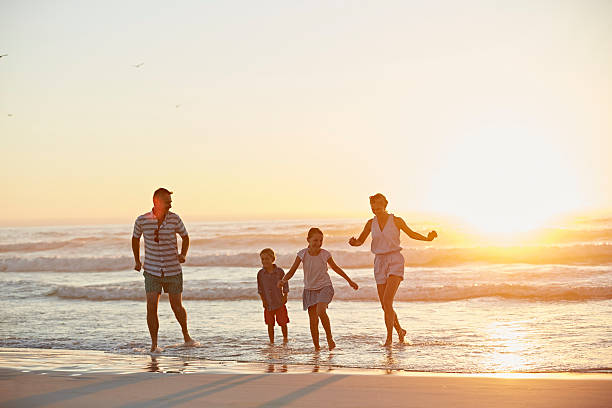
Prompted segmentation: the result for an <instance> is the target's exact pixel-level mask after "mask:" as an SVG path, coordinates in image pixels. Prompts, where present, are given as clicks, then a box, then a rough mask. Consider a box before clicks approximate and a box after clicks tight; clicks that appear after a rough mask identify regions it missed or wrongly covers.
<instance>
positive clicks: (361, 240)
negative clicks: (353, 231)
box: [349, 220, 372, 246]
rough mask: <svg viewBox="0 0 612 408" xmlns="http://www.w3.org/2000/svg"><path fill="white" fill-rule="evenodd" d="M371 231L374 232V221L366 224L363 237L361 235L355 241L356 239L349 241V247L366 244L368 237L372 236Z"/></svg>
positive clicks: (362, 232)
mask: <svg viewBox="0 0 612 408" xmlns="http://www.w3.org/2000/svg"><path fill="white" fill-rule="evenodd" d="M371 231H372V220H368V222H366V225H365V227H363V231H361V235H359V238H357V239H355V237H351V239H349V245H350V246H360V245H362V244H363V243H364V242H365V240H366V238H367V237H368V235H370V232H371Z"/></svg>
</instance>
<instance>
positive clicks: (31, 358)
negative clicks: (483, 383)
mask: <svg viewBox="0 0 612 408" xmlns="http://www.w3.org/2000/svg"><path fill="white" fill-rule="evenodd" d="M322 353H324V352H322ZM0 369H8V370H17V371H20V372H24V373H25V372H32V373H44V372H66V373H72V374H73V375H75V376H76V375H84V374H92V373H94V374H95V373H105V374H119V375H122V374H137V373H158V374H186V375H193V374H205V373H209V374H237V373H240V374H260V373H267V374H271V373H278V374H305V373H329V374H343V375H368V376H372V375H376V376H378V375H383V376H389V375H391V376H404V377H451V378H452V377H455V378H457V377H464V378H513V379H520V378H523V379H563V380H574V379H576V380H577V379H583V380H584V379H589V380H612V372H580V371H556V372H552V371H551V372H512V371H510V372H479V373H462V372H431V371H410V370H404V369H384V368H356V367H342V366H335V365H331V364H325V363H321V364H285V363H283V362H278V361H270V362H246V361H237V360H209V359H202V358H199V357H187V356H183V357H179V356H166V355H163V354H161V355H151V354H148V353H145V354H121V353H112V352H107V351H100V350H71V349H43V348H12V347H0Z"/></svg>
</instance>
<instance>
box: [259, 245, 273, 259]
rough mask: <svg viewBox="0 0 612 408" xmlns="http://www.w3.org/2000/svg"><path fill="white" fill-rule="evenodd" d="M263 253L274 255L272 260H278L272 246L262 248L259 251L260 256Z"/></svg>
mask: <svg viewBox="0 0 612 408" xmlns="http://www.w3.org/2000/svg"><path fill="white" fill-rule="evenodd" d="M263 254H268V255H270V256H271V257H272V260H273V261H274V260H276V255H274V251H273V250H272V248H264V249H262V250H261V252H260V253H259V256H262V255H263Z"/></svg>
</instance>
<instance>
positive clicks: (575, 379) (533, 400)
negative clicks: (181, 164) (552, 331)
mask: <svg viewBox="0 0 612 408" xmlns="http://www.w3.org/2000/svg"><path fill="white" fill-rule="evenodd" d="M313 371H314V372H313ZM0 406H1V407H88V408H89V407H98V406H104V407H134V408H135V407H143V408H144V407H179V406H180V407H192V406H193V407H202V406H206V407H309V408H311V407H316V406H320V407H326V406H334V407H369V406H372V407H374V406H376V407H425V406H427V407H447V406H448V407H474V406H495V407H515V406H530V407H608V406H612V374H582V373H558V374H517V373H508V374H474V375H465V374H443V373H441V374H434V373H414V372H413V373H408V372H403V371H392V372H387V371H385V370H352V369H338V368H335V367H326V366H317V367H315V366H284V365H277V364H274V363H271V364H251V363H238V362H231V361H230V362H213V361H202V360H193V361H190V360H188V359H184V358H181V359H178V358H166V357H163V356H161V357H157V358H152V357H150V356H146V355H145V356H134V355H116V354H110V353H103V352H95V351H71V350H39V349H0Z"/></svg>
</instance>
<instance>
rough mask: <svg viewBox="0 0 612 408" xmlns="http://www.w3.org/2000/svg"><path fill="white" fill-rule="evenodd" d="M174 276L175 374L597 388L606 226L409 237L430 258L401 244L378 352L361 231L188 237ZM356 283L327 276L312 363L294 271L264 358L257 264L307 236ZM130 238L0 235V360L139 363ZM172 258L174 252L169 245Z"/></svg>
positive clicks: (447, 230) (200, 225) (216, 231)
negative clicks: (62, 357)
mask: <svg viewBox="0 0 612 408" xmlns="http://www.w3.org/2000/svg"><path fill="white" fill-rule="evenodd" d="M184 221H185V224H186V226H187V229H188V231H189V235H190V239H191V246H190V250H189V254H188V257H187V262H186V263H185V264H184V266H183V273H184V281H185V290H184V293H183V297H184V305H185V308H186V310H187V313H188V322H189V330H190V333H191V335H192V337H193V338H195V339H196V340H197V341H199V342H200V346H199V347H196V348H183V347H181V346H180V343H181V340H182V336H181V332H180V327H179V325H178V323H177V322H176V320H175V319H174V316H173V314H172V311H171V310H170V306H169V304H168V302H167V296H166V295H163V296H162V300H161V302H160V307H159V316H160V331H159V344H160V346H162V347H164V348H165V350H164V353H163V354H164V355H167V356H175V357H180V358H185V359H191V360H194V359H195V360H197V359H206V360H218V361H241V362H258V363H270V364H280V365H283V364H286V365H294V364H304V365H312V366H319V365H324V366H326V367H355V368H379V369H386V370H405V371H423V372H458V373H489V372H612V218H587V217H582V218H580V219H574V220H572V221H571V222H568V221H566V222H558V223H555V224H550V225H546V226H542V227H540V228H539V229H538V230H537V231H532V232H529V233H524V234H523V235H521V236H519V237H514V238H513V239H507V238H499V239H497V240H496V241H491V240H487V239H485V238H482V237H478V236H476V235H475V234H474V233H472V232H471V231H469V230H468V229H461V228H460V227H457V226H454V225H452V226H451V225H450V224H449V225H435V224H432V223H427V222H410V221H409V220H407V221H408V224H409V225H410V226H411V228H412V229H414V230H416V231H418V232H421V233H423V234H426V233H427V232H428V231H429V230H431V229H436V230H437V231H438V233H439V235H440V238H439V239H437V240H435V241H433V242H419V241H414V240H410V239H409V238H408V237H406V236H405V235H403V237H402V246H403V248H404V250H403V254H404V257H405V259H406V270H405V279H404V281H403V282H402V284H401V285H400V288H399V291H398V293H397V296H396V302H395V309H396V312H397V314H398V318H399V320H400V322H401V324H402V326H403V327H404V328H405V329H407V331H408V335H407V337H406V343H405V344H399V343H397V337H395V343H394V345H393V346H392V347H390V348H384V347H382V346H381V344H382V341H383V340H384V336H385V328H384V322H383V312H382V309H381V307H380V304H379V302H378V298H377V294H376V286H375V283H374V278H373V271H372V265H373V255H372V254H371V253H370V252H369V242H370V239H368V240H367V241H366V243H365V244H364V245H363V246H362V247H359V248H354V247H350V246H349V245H348V243H347V242H348V239H349V238H350V237H351V236H353V235H355V236H356V235H357V234H358V233H359V232H360V231H361V228H362V227H363V224H364V223H365V221H366V220H365V219H363V220H356V219H344V220H290V221H235V222H189V220H184ZM312 226H317V227H319V228H321V229H322V230H323V232H324V234H325V240H324V243H323V247H324V248H326V249H327V250H329V251H330V252H331V253H332V256H333V258H334V259H335V261H336V263H337V264H338V265H339V266H341V267H342V268H343V269H344V270H345V271H346V272H347V274H348V275H349V276H350V277H351V278H352V279H353V280H355V281H356V282H357V283H358V284H359V286H360V289H359V290H358V291H354V290H352V289H351V288H350V287H349V286H348V285H347V284H346V282H345V281H344V280H343V279H342V278H340V277H339V276H338V275H336V274H335V273H334V272H333V271H332V270H331V269H330V275H332V281H333V283H334V288H335V296H334V300H333V301H332V303H331V304H330V306H329V316H330V320H331V325H332V330H333V333H334V337H335V340H336V343H337V345H338V348H337V349H336V350H333V351H332V352H329V351H326V349H325V345H326V343H325V338H324V334H323V333H324V332H323V330H322V329H321V345H322V347H323V350H322V351H321V352H318V353H317V352H314V350H313V346H312V341H311V339H310V332H309V328H308V316H307V313H306V312H304V311H303V310H302V305H301V292H302V277H303V274H302V271H301V269H300V270H298V272H297V273H296V275H295V277H294V278H293V279H292V280H291V281H290V295H289V302H288V304H287V308H288V310H289V318H290V320H291V323H289V339H290V340H289V343H288V344H286V345H283V344H282V342H281V340H282V337H281V334H280V330H279V328H278V327H277V330H276V334H277V337H276V338H277V343H276V344H275V345H269V344H268V334H267V330H266V326H265V324H264V321H263V309H262V306H261V301H260V300H259V296H258V294H257V287H256V275H257V271H258V270H259V268H260V262H259V255H258V254H259V251H260V250H261V249H263V248H265V247H271V248H273V249H274V250H275V252H276V253H277V262H276V263H277V265H278V266H280V267H281V268H284V269H285V271H287V270H288V268H289V266H290V265H291V263H292V262H293V260H294V259H295V254H296V253H297V251H298V250H300V249H301V248H304V247H305V246H306V245H307V244H306V232H307V230H308V229H309V228H310V227H312ZM131 232H132V225H130V224H124V225H88V226H45V227H12V228H0V284H1V285H2V287H3V289H4V290H3V295H2V296H1V297H0V322H1V323H0V347H4V348H40V349H58V350H62V349H71V350H98V351H108V352H113V353H121V354H128V355H129V354H146V353H147V352H148V348H149V345H150V338H149V334H148V330H147V325H146V307H145V305H146V303H145V293H144V282H143V280H144V279H143V276H142V273H139V272H137V271H135V270H133V269H132V268H133V257H132V254H131V247H130V240H131ZM179 245H180V239H179Z"/></svg>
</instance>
